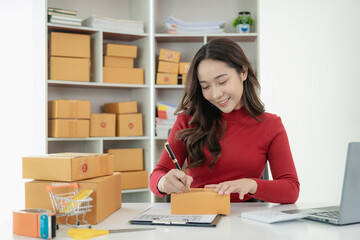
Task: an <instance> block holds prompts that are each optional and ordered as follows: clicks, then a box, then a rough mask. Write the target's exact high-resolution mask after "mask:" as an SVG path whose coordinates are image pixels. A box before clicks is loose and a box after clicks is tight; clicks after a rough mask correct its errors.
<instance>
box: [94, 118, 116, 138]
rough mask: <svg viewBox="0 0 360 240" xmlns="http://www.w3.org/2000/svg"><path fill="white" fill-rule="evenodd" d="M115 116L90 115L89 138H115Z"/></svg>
mask: <svg viewBox="0 0 360 240" xmlns="http://www.w3.org/2000/svg"><path fill="white" fill-rule="evenodd" d="M115 120H116V115H115V114H109V113H92V114H91V118H90V137H115V130H116V121H115Z"/></svg>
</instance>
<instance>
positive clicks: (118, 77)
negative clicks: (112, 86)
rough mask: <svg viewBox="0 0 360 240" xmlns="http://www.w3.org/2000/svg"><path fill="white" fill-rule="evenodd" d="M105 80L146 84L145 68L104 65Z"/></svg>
mask: <svg viewBox="0 0 360 240" xmlns="http://www.w3.org/2000/svg"><path fill="white" fill-rule="evenodd" d="M103 82H104V83H122V84H144V69H142V68H115V67H103Z"/></svg>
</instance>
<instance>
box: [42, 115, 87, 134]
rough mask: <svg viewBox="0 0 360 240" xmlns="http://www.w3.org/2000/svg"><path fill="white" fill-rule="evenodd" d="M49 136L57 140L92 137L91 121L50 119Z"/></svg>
mask: <svg viewBox="0 0 360 240" xmlns="http://www.w3.org/2000/svg"><path fill="white" fill-rule="evenodd" d="M48 125H49V126H48V136H49V137H56V138H87V137H89V136H90V120H75V119H50V120H49V121H48Z"/></svg>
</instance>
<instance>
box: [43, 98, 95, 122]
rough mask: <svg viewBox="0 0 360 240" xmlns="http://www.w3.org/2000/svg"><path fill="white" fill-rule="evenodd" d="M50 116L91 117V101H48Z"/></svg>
mask: <svg viewBox="0 0 360 240" xmlns="http://www.w3.org/2000/svg"><path fill="white" fill-rule="evenodd" d="M48 117H49V118H67V119H68V118H73V119H74V118H76V119H90V101H81V100H54V101H49V103H48Z"/></svg>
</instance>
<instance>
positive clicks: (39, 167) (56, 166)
mask: <svg viewBox="0 0 360 240" xmlns="http://www.w3.org/2000/svg"><path fill="white" fill-rule="evenodd" d="M113 172H114V156H113V155H112V154H100V153H99V154H98V153H54V154H48V155H43V156H28V157H23V159H22V177H23V178H26V179H37V180H50V181H67V182H71V181H77V180H82V179H87V178H94V177H99V176H104V175H110V174H113Z"/></svg>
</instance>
